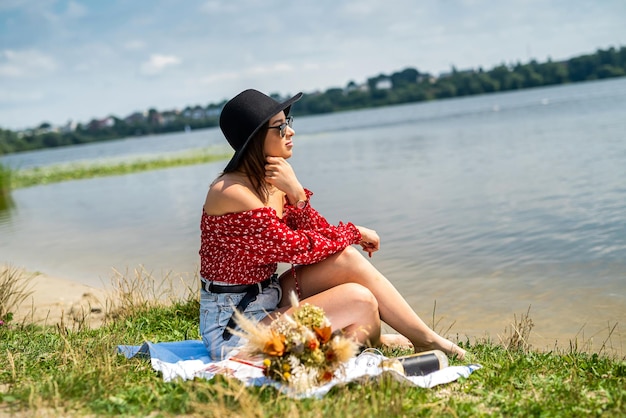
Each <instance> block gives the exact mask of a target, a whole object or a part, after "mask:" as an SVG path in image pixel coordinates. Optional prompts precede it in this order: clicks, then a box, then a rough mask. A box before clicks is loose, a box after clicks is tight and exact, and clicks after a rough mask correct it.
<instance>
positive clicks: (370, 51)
mask: <svg viewBox="0 0 626 418" xmlns="http://www.w3.org/2000/svg"><path fill="white" fill-rule="evenodd" d="M611 46H614V47H620V46H626V1H624V0H602V1H597V0H569V1H565V0H554V1H546V0H541V1H540V0H507V1H501V0H500V1H498V0H484V1H483V0H420V1H416V0H386V1H381V0H347V1H340V0H315V1H291V2H286V1H274V0H260V1H256V0H225V1H222V0H187V1H175V0H151V1H142V0H106V1H105V0H103V1H95V0H93V1H80V0H70V1H67V0H0V127H3V128H8V129H22V128H27V127H34V126H37V125H39V124H40V123H41V122H44V121H46V122H50V123H52V124H54V125H59V124H64V123H66V122H67V121H68V120H70V119H71V120H74V121H78V122H88V121H90V120H91V119H93V118H104V117H106V116H108V115H116V116H118V117H124V116H126V115H128V114H130V113H132V112H134V111H143V110H147V109H149V108H152V107H154V108H156V109H158V110H170V109H174V108H179V109H182V108H184V107H185V106H187V105H197V104H200V105H207V104H209V103H216V102H219V101H221V100H222V99H225V98H229V97H232V96H233V95H235V94H237V93H238V92H239V91H241V90H243V89H245V88H250V87H252V88H256V89H259V90H262V91H264V92H266V93H280V94H283V95H287V94H295V93H296V92H298V91H304V92H306V93H310V92H313V91H315V90H325V89H327V88H330V87H343V86H345V85H346V84H347V83H348V82H349V81H355V82H357V83H361V82H364V81H365V80H366V79H367V78H368V77H371V76H375V75H378V74H380V73H384V74H391V73H393V72H395V71H400V70H403V69H405V68H407V67H412V68H417V69H418V70H420V71H422V72H429V73H431V74H435V75H436V74H439V73H441V72H447V71H449V70H450V68H451V66H452V65H454V66H456V67H457V68H458V69H466V68H478V67H479V66H482V67H483V68H484V69H490V68H492V67H493V66H495V65H498V64H500V63H506V64H510V63H515V62H518V61H519V62H522V63H524V62H528V61H529V60H530V59H536V60H538V61H540V62H542V61H545V60H547V59H548V58H552V59H553V60H560V59H566V58H570V57H573V56H577V55H582V54H586V53H592V52H595V51H596V50H597V49H598V48H601V49H606V48H609V47H611Z"/></svg>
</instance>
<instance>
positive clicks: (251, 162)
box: [224, 124, 270, 204]
mask: <svg viewBox="0 0 626 418" xmlns="http://www.w3.org/2000/svg"><path fill="white" fill-rule="evenodd" d="M267 126H269V124H265V126H264V127H263V128H261V129H259V131H258V132H257V133H256V134H255V135H254V136H253V137H252V140H251V141H250V143H249V144H248V146H247V147H246V149H245V150H244V152H243V154H242V155H241V159H240V160H239V162H238V164H237V165H236V166H235V167H233V168H232V169H229V168H228V167H226V169H225V170H224V173H232V172H235V171H239V172H242V173H244V174H245V175H246V177H248V180H250V184H252V189H253V190H254V192H255V193H256V195H257V196H258V197H259V199H261V201H262V202H263V203H264V204H266V203H267V202H268V201H269V196H270V192H269V190H268V188H267V183H266V182H265V163H266V161H265V153H264V152H263V148H264V145H265V135H266V134H267Z"/></svg>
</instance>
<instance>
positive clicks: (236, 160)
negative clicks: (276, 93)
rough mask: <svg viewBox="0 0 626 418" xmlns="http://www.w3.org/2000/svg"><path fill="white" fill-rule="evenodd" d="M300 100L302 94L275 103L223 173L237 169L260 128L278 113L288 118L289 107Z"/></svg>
mask: <svg viewBox="0 0 626 418" xmlns="http://www.w3.org/2000/svg"><path fill="white" fill-rule="evenodd" d="M301 98H302V93H298V94H296V95H295V96H293V97H292V98H290V99H288V100H285V101H284V102H282V103H277V104H276V107H274V108H272V109H271V111H268V115H267V117H266V118H265V119H264V120H263V122H261V123H260V124H259V126H257V127H256V129H255V130H254V131H252V133H251V134H250V136H248V138H247V139H246V142H244V144H243V146H242V147H241V148H239V150H237V151H236V152H235V154H234V155H233V157H232V158H231V159H230V161H229V162H228V164H226V168H224V171H225V172H229V171H233V170H234V169H235V167H237V164H239V160H240V159H241V156H242V155H243V154H244V152H245V150H246V149H247V148H248V144H250V141H251V140H252V138H254V136H255V135H256V134H257V133H258V132H259V130H261V128H263V126H265V124H266V123H267V122H269V120H270V119H271V118H272V117H273V116H274V115H276V114H277V113H278V112H281V111H283V112H285V116H288V115H289V112H290V111H291V105H293V104H294V103H295V102H297V101H298V100H300V99H301Z"/></svg>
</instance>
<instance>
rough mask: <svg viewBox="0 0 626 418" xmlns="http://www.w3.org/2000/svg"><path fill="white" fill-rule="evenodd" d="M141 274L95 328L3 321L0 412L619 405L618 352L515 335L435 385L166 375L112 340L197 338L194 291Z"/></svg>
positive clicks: (485, 412) (253, 413)
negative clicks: (291, 387)
mask: <svg viewBox="0 0 626 418" xmlns="http://www.w3.org/2000/svg"><path fill="white" fill-rule="evenodd" d="M145 280H146V279H145V278H140V280H139V281H140V283H139V285H137V280H136V279H128V278H125V277H123V278H122V281H121V282H122V285H121V286H117V288H118V292H119V295H118V296H117V300H118V302H117V304H116V305H115V306H111V308H110V310H109V312H108V320H107V322H106V324H105V325H104V326H102V327H100V328H98V329H90V328H89V327H87V326H86V322H83V321H79V322H75V323H72V324H62V325H59V326H53V327H42V326H33V325H29V324H27V323H12V322H9V323H8V324H5V325H3V326H0V416H3V414H7V415H11V414H15V415H16V416H33V415H40V416H120V415H121V416H241V417H276V416H288V417H319V416H341V417H360V418H362V417H379V416H384V417H396V416H407V417H413V416H417V417H420V416H424V417H433V416H437V417H439V416H444V417H446V416H450V417H454V416H472V417H474V416H506V417H509V416H524V417H526V416H546V417H550V416H559V417H561V416H576V417H583V416H584V417H588V416H624V415H626V361H624V359H616V358H609V357H608V356H603V355H598V354H594V353H586V352H579V351H577V349H576V348H575V347H572V348H570V349H569V350H565V351H562V352H557V351H554V352H535V351H531V350H529V349H528V346H527V345H519V344H515V341H513V340H515V339H514V338H513V340H512V341H513V343H506V344H496V343H493V342H491V341H487V340H485V341H480V342H474V343H470V342H468V341H467V342H461V345H462V346H463V347H464V348H466V349H467V350H469V351H470V352H471V353H472V357H473V358H472V361H473V362H478V363H480V364H482V365H483V369H480V370H478V371H476V372H474V373H473V374H472V375H471V376H470V377H469V378H468V379H461V380H459V381H456V382H453V383H450V384H447V385H442V386H437V387H435V388H433V389H421V388H415V387H410V386H408V385H403V384H401V383H398V382H396V381H394V380H392V379H391V378H389V377H387V378H383V379H381V380H378V381H372V382H368V383H360V384H357V383H351V384H349V385H345V386H340V387H335V388H334V389H332V390H331V392H330V393H329V394H327V395H326V396H325V397H324V398H322V399H319V400H318V399H304V400H294V399H291V398H288V397H286V396H285V395H282V394H280V393H278V392H277V391H276V390H274V389H273V388H269V387H252V388H246V387H244V386H243V385H242V384H241V383H240V382H239V381H237V380H232V379H228V378H223V377H217V378H215V379H213V380H210V381H207V380H200V379H197V380H194V381H174V382H170V383H165V382H163V380H162V377H161V376H160V375H159V374H157V373H156V372H155V371H153V369H152V368H151V366H150V363H149V362H148V361H147V360H142V359H126V358H125V357H124V356H121V355H118V354H116V347H117V345H119V344H132V345H139V344H141V343H143V342H144V341H146V340H149V341H153V342H161V341H174V340H180V339H199V335H198V307H199V302H198V297H197V291H196V290H192V289H189V290H188V292H187V293H185V294H184V295H182V296H180V297H177V298H172V299H169V301H167V300H165V299H164V298H163V297H160V296H156V295H155V296H150V292H149V291H147V290H146V287H145V286H144V284H145ZM157 300H160V301H161V302H157ZM526 324H528V322H526ZM518 325H522V326H524V321H520V322H519V324H518ZM515 327H516V328H517V326H515ZM528 329H529V328H526V329H525V331H528ZM517 331H519V330H517ZM522 334H525V332H522V333H520V332H515V333H512V334H511V335H517V336H518V337H519V336H520V335H522ZM386 354H387V355H392V354H393V355H398V354H405V353H403V352H401V351H400V352H395V353H390V352H387V353H386ZM452 364H459V362H457V361H456V360H452Z"/></svg>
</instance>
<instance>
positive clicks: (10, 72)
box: [0, 49, 57, 78]
mask: <svg viewBox="0 0 626 418" xmlns="http://www.w3.org/2000/svg"><path fill="white" fill-rule="evenodd" d="M56 68H57V64H56V62H55V61H54V59H53V58H52V57H51V56H49V55H46V54H44V53H42V52H40V51H37V50H27V51H14V50H12V49H5V50H4V51H0V77H11V78H17V77H38V76H41V75H43V74H46V73H51V72H53V71H54V70H56Z"/></svg>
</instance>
